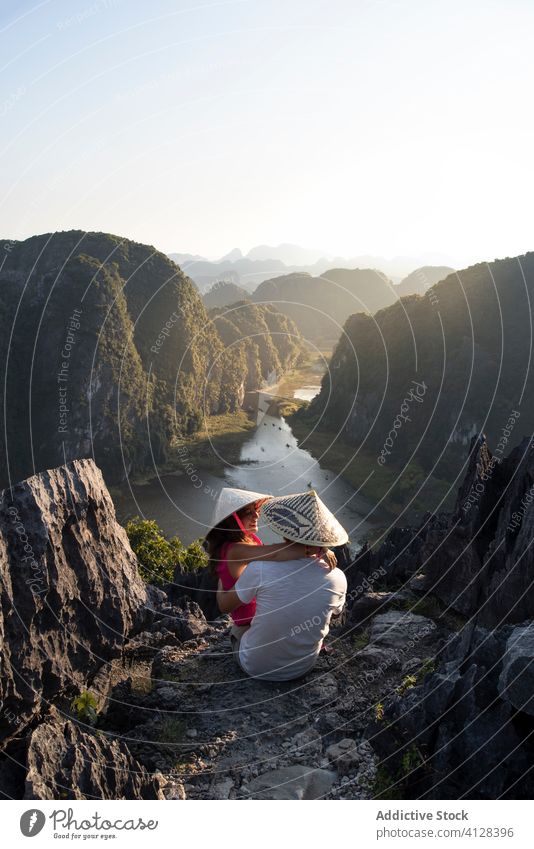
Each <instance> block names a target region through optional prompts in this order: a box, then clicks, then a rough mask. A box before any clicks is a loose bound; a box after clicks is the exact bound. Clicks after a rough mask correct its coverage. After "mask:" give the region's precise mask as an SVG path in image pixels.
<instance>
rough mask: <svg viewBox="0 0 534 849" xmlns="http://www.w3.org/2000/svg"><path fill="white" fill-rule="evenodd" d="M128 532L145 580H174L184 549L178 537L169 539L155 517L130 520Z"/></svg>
mask: <svg viewBox="0 0 534 849" xmlns="http://www.w3.org/2000/svg"><path fill="white" fill-rule="evenodd" d="M126 533H127V534H128V539H129V540H130V545H131V546H132V550H133V552H134V553H135V554H136V555H137V559H138V561H139V572H140V574H141V577H142V578H143V580H144V581H146V583H147V584H164V583H166V582H167V581H172V578H173V574H174V567H175V566H176V564H177V563H178V562H179V560H180V555H181V554H182V551H183V546H182V543H181V542H180V540H179V539H178V537H172V539H170V540H167V539H166V538H165V537H164V536H163V532H162V530H161V528H160V527H159V526H158V523H157V522H156V521H155V520H154V519H140V518H139V516H136V517H135V518H134V519H131V520H130V521H129V522H128V524H127V525H126Z"/></svg>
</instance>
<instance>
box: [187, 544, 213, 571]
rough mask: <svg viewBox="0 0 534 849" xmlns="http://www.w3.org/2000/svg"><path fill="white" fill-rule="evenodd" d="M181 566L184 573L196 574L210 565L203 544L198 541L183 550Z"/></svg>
mask: <svg viewBox="0 0 534 849" xmlns="http://www.w3.org/2000/svg"><path fill="white" fill-rule="evenodd" d="M180 565H181V567H182V569H183V571H184V572H196V571H197V569H203V568H204V567H205V566H207V565H208V555H207V553H206V552H205V551H204V549H203V548H202V542H201V540H199V539H196V540H195V541H194V542H192V543H191V544H190V545H188V546H187V548H183V549H182V553H181V554H180Z"/></svg>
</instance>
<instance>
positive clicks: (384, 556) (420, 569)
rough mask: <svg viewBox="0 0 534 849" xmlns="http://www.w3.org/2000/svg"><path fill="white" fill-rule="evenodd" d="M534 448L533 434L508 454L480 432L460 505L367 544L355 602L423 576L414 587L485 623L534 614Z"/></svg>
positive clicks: (354, 576)
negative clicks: (491, 445)
mask: <svg viewBox="0 0 534 849" xmlns="http://www.w3.org/2000/svg"><path fill="white" fill-rule="evenodd" d="M533 447H534V439H533V438H531V437H525V438H524V439H523V440H522V441H521V443H520V444H519V445H518V446H517V447H516V448H515V449H514V450H513V451H512V452H511V453H510V454H509V455H508V457H506V458H504V459H501V457H500V456H499V454H498V453H497V451H496V453H495V454H492V453H491V451H490V449H489V447H488V444H487V441H486V438H485V437H484V436H481V435H477V436H475V437H473V439H472V440H471V445H470V448H469V454H468V462H467V470H466V475H465V478H464V480H463V482H462V485H461V486H460V488H459V490H458V497H457V500H456V505H455V507H454V510H453V511H452V512H451V513H440V514H438V515H431V514H427V515H426V516H424V517H423V520H422V522H421V523H420V525H419V526H418V527H405V528H394V529H393V530H392V531H391V532H390V533H389V534H388V536H387V538H386V540H385V542H384V543H383V545H382V546H381V547H380V548H379V549H378V550H377V551H376V552H375V551H371V550H370V549H369V548H368V547H366V548H364V549H363V550H362V551H361V552H360V554H359V555H358V557H357V559H356V560H355V561H354V562H353V563H352V564H351V565H350V566H349V567H348V569H347V570H346V571H347V574H348V577H349V590H352V592H349V599H350V604H356V603H357V601H358V599H360V598H362V597H363V596H364V595H365V594H366V593H368V592H369V590H377V589H382V590H384V589H390V588H398V586H399V582H400V581H404V582H406V581H409V579H410V578H411V577H412V576H416V575H418V578H417V579H414V580H411V581H410V588H411V589H412V590H416V591H417V592H418V593H422V594H424V595H425V596H427V595H432V596H433V597H435V598H437V599H439V600H440V601H441V602H443V604H444V605H445V606H446V607H447V608H449V609H452V610H454V611H457V612H458V613H459V614H461V615H462V616H464V617H466V618H470V617H475V618H476V621H477V623H478V624H480V625H483V626H486V627H494V626H498V625H501V624H504V623H514V622H523V621H525V620H526V619H530V618H533V617H534V590H533V586H534V548H533V547H532V537H533V535H534V451H533ZM373 576H374V577H375V580H374V581H373V580H369V578H370V577H371V578H372V577H373ZM364 578H367V579H368V580H367V583H366V582H365V581H364V580H363V579H364ZM361 604H362V603H361V602H360V606H361Z"/></svg>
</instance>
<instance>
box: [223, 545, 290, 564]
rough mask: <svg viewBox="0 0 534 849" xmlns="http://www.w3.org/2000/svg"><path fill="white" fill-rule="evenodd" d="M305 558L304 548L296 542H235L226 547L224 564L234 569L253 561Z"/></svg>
mask: <svg viewBox="0 0 534 849" xmlns="http://www.w3.org/2000/svg"><path fill="white" fill-rule="evenodd" d="M305 556H306V546H304V545H300V543H298V542H275V543H273V544H272V545H250V544H249V543H246V542H235V543H232V545H229V546H228V549H227V553H226V562H227V563H228V565H229V566H230V565H232V566H233V568H234V569H235V567H236V566H246V565H247V564H248V563H252V561H253V560H278V561H282V560H298V559H299V558H300V557H305ZM241 571H243V570H241Z"/></svg>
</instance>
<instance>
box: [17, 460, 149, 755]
mask: <svg viewBox="0 0 534 849" xmlns="http://www.w3.org/2000/svg"><path fill="white" fill-rule="evenodd" d="M0 572H1V587H0V589H1V606H0V635H1V639H2V644H3V663H2V677H1V682H0V687H1V693H0V698H1V704H2V711H1V712H0V731H1V734H2V736H3V737H4V738H6V739H10V738H11V737H13V736H14V735H16V734H19V733H20V730H21V728H23V727H24V726H25V725H26V724H27V723H29V722H30V721H31V720H32V718H33V717H34V716H35V715H36V714H38V713H39V712H40V711H41V710H42V709H43V708H46V706H47V704H48V703H49V702H50V701H51V700H53V699H55V698H56V697H57V696H58V695H59V694H61V693H62V692H63V691H64V690H65V689H66V688H73V687H74V688H76V687H78V688H83V687H85V686H86V684H87V682H88V680H90V678H91V675H92V674H94V673H95V672H96V670H97V669H98V668H99V667H101V666H102V664H104V663H106V662H107V661H109V660H111V659H112V658H115V657H117V656H119V655H120V653H121V651H122V648H123V645H124V642H125V640H126V638H127V636H128V635H129V634H130V633H131V632H132V631H135V630H136V629H137V630H139V629H140V628H141V626H142V622H143V620H144V617H145V602H146V588H145V585H144V583H143V581H142V580H141V578H140V576H139V573H138V570H137V560H136V558H135V555H134V554H133V552H132V550H131V548H130V545H129V543H128V539H127V536H126V533H125V531H124V530H123V529H122V528H121V527H120V525H118V523H117V522H116V519H115V510H114V507H113V503H112V501H111V498H110V496H109V493H108V491H107V489H106V486H105V484H104V481H103V478H102V475H101V472H100V471H99V469H98V468H97V467H96V465H95V463H94V462H93V461H92V460H75V461H73V462H71V463H68V464H67V465H65V466H61V467H60V468H58V469H53V470H51V471H47V472H42V473H41V474H38V475H34V476H33V477H31V478H28V479H27V480H25V481H23V482H22V483H19V484H17V485H16V486H14V487H12V488H11V489H10V490H5V491H4V492H3V494H2V497H1V501H0ZM12 717H16V719H17V721H16V722H15V721H13V719H12Z"/></svg>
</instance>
